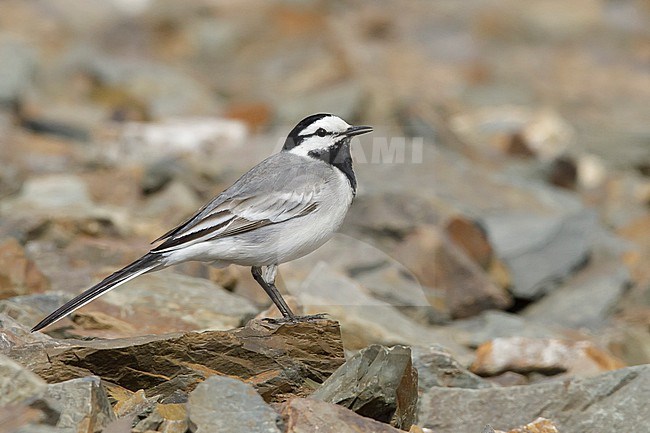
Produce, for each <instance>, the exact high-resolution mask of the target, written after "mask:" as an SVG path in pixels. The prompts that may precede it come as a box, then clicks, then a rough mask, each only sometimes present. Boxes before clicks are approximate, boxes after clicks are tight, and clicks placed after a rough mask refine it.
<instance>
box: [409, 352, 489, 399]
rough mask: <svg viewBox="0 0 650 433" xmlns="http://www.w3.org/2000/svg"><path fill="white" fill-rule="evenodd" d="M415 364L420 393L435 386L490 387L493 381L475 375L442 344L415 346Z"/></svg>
mask: <svg viewBox="0 0 650 433" xmlns="http://www.w3.org/2000/svg"><path fill="white" fill-rule="evenodd" d="M411 352H412V354H413V366H414V367H415V368H416V369H417V371H418V388H419V389H420V394H422V393H424V392H426V391H427V390H429V389H430V388H432V387H434V386H442V387H449V388H471V389H480V388H490V387H492V386H493V385H492V383H490V382H488V381H487V380H485V379H483V378H481V377H479V376H477V375H475V374H474V373H472V372H471V371H469V370H467V369H466V368H464V367H463V366H462V365H461V364H460V363H459V362H458V361H456V360H455V359H454V358H453V357H452V355H451V353H449V352H448V351H447V350H446V349H445V348H444V347H442V346H430V347H422V346H413V347H411Z"/></svg>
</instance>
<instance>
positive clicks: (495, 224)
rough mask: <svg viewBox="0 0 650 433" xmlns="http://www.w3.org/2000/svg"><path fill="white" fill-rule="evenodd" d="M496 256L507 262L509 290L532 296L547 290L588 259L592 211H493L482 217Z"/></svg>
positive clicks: (593, 224)
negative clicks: (564, 212)
mask: <svg viewBox="0 0 650 433" xmlns="http://www.w3.org/2000/svg"><path fill="white" fill-rule="evenodd" d="M483 222H484V224H485V227H486V229H487V232H488V235H489V238H490V241H491V243H492V245H493V247H494V249H495V251H496V254H497V256H499V257H500V258H501V259H503V260H504V261H505V263H506V265H507V266H508V268H509V270H510V273H511V276H512V282H513V286H512V288H511V291H512V293H513V294H514V295H515V296H516V297H518V298H523V299H535V298H538V297H540V296H541V295H543V294H545V293H548V292H550V291H551V290H552V289H553V288H554V286H555V285H557V283H558V281H562V280H564V279H566V278H567V277H568V276H570V275H571V274H572V273H573V272H574V271H575V270H576V269H577V268H579V267H580V266H582V265H583V264H584V263H585V261H586V260H587V259H588V257H589V254H590V249H591V245H592V241H593V233H596V232H598V230H599V227H598V225H597V223H596V219H595V215H594V214H593V213H591V212H588V211H581V212H577V213H573V214H567V215H555V216H542V215H525V214H511V215H494V216H488V217H486V218H484V219H483Z"/></svg>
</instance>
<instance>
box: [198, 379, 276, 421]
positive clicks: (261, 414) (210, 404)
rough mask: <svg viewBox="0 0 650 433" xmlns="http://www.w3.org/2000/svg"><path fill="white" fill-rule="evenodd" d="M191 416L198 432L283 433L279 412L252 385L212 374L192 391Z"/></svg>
mask: <svg viewBox="0 0 650 433" xmlns="http://www.w3.org/2000/svg"><path fill="white" fill-rule="evenodd" d="M189 410H190V419H191V420H192V422H193V423H194V424H195V425H196V427H197V430H196V431H197V433H211V432H223V433H239V432H242V431H245V432H251V433H280V432H281V430H280V428H279V427H278V424H279V421H280V420H279V415H278V413H277V412H276V411H274V410H273V409H272V408H271V407H270V406H268V405H267V404H266V403H265V402H264V400H262V397H260V395H259V394H258V393H257V392H256V391H255V388H253V387H252V386H251V385H249V384H247V383H244V382H242V381H240V380H237V379H233V378H230V377H221V376H212V377H210V378H208V379H206V380H205V381H204V382H203V383H201V384H199V386H197V387H196V389H195V390H194V391H192V393H191V394H190V407H189Z"/></svg>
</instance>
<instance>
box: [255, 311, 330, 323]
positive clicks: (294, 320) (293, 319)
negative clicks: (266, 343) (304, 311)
mask: <svg viewBox="0 0 650 433" xmlns="http://www.w3.org/2000/svg"><path fill="white" fill-rule="evenodd" d="M323 319H327V313H319V314H310V315H307V316H294V317H280V318H273V317H265V318H263V319H262V320H263V321H265V322H268V323H272V324H274V325H284V324H288V323H291V324H294V323H300V322H313V321H316V320H323Z"/></svg>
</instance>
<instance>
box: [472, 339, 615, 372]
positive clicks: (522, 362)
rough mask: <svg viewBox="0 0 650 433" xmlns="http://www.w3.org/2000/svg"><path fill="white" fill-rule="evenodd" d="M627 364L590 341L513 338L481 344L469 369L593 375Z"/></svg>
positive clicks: (476, 370) (475, 370) (477, 370)
mask: <svg viewBox="0 0 650 433" xmlns="http://www.w3.org/2000/svg"><path fill="white" fill-rule="evenodd" d="M624 366H625V364H624V363H623V362H622V361H621V360H619V359H617V358H615V357H614V356H613V355H611V354H609V353H608V352H607V351H605V350H603V349H600V348H598V347H597V346H596V345H594V344H593V343H591V342H589V341H566V340H557V339H530V338H523V337H510V338H497V339H495V340H492V341H490V342H487V343H485V344H483V345H481V346H480V347H479V348H478V349H477V350H476V360H475V361H474V363H473V364H472V366H471V367H470V370H471V371H472V372H474V373H476V374H479V375H481V376H494V375H498V374H501V373H503V372H505V371H514V372H515V373H530V372H539V373H542V374H557V373H564V372H566V373H567V374H569V375H573V376H593V375H595V374H598V373H602V372H603V371H608V370H615V369H619V368H623V367H624Z"/></svg>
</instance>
